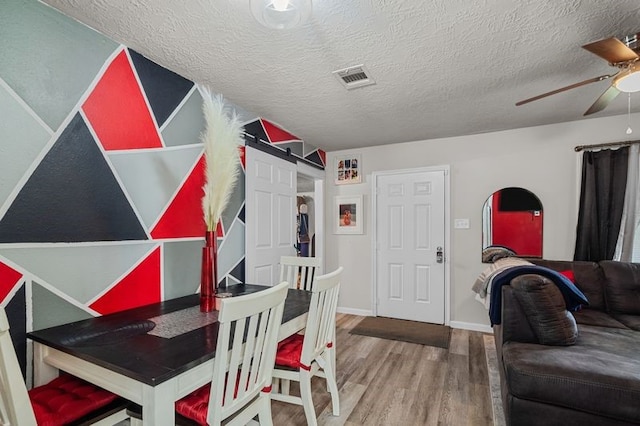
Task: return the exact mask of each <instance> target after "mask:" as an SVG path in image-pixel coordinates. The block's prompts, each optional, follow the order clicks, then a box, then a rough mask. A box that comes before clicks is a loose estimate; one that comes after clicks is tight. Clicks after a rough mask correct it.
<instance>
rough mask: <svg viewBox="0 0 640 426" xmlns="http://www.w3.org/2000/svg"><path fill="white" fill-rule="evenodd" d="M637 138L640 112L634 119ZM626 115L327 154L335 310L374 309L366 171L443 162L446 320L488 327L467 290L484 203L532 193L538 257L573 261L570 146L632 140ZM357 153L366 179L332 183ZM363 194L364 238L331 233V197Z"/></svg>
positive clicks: (575, 179) (478, 266) (573, 158)
mask: <svg viewBox="0 0 640 426" xmlns="http://www.w3.org/2000/svg"><path fill="white" fill-rule="evenodd" d="M461 119H464V118H463V117H461ZM634 123H635V127H636V134H635V138H638V134H640V114H633V115H632V126H633V125H634ZM626 129H627V117H626V115H625V116H616V117H605V118H596V119H589V120H581V121H574V122H570V123H561V124H554V125H548V126H540V127H530V128H524V129H516V130H509V131H503V132H494V133H485V134H481V135H472V136H462V137H455V138H445V139H434V140H426V141H418V142H407V143H403V144H395V145H385V146H379V147H370V148H364V149H358V150H348V151H335V152H330V153H328V155H327V188H326V195H327V201H326V204H325V205H326V210H325V212H326V215H327V223H326V229H327V232H326V235H327V240H326V244H327V245H326V247H327V248H326V252H325V256H326V268H327V270H328V271H331V270H333V269H335V268H337V267H338V266H340V265H341V266H344V267H345V272H344V278H343V280H342V287H341V290H340V291H341V296H340V302H339V306H340V310H341V311H343V312H351V313H361V314H369V313H370V312H371V311H372V300H371V294H372V264H371V258H372V255H371V252H372V248H371V243H372V240H371V225H372V224H371V187H370V182H371V173H372V172H374V171H382V170H394V169H408V168H415V167H424V166H436V165H445V164H448V165H450V167H451V217H450V224H451V244H450V247H448V248H447V255H448V260H449V262H450V266H451V307H450V308H451V321H452V323H454V322H455V323H456V324H457V325H462V326H465V325H468V326H473V325H478V326H479V327H480V328H486V326H488V325H489V321H488V315H487V312H486V310H485V309H484V308H483V307H482V305H481V304H480V303H478V302H477V301H475V300H474V297H473V296H474V293H472V292H471V286H472V285H473V282H474V281H475V279H476V277H477V275H478V274H479V273H480V272H481V271H482V270H483V269H484V268H485V267H486V265H483V264H482V263H481V261H480V252H481V244H482V223H481V219H482V205H483V203H484V202H485V200H486V198H487V197H488V196H489V195H490V194H492V193H493V192H494V191H496V190H498V189H500V188H503V187H508V186H519V187H522V188H526V189H528V190H530V191H532V192H533V193H535V194H536V195H537V196H538V197H539V198H540V200H541V201H542V205H543V208H544V224H543V234H544V236H543V257H544V258H546V259H569V260H570V259H572V257H573V248H574V243H575V226H576V217H577V216H576V215H577V213H576V211H577V207H576V206H577V198H578V190H579V179H580V177H579V171H578V170H577V167H578V164H579V163H578V157H579V155H581V154H576V153H575V151H574V149H573V148H574V147H575V146H576V145H586V144H595V143H606V142H618V141H622V140H629V139H633V136H634V135H633V134H632V135H630V136H631V137H630V136H628V135H626V134H625V130H626ZM348 153H358V154H361V155H362V163H361V165H360V167H361V168H362V175H363V177H364V182H363V183H362V184H354V185H340V186H338V185H334V184H333V173H334V170H333V167H334V159H335V157H336V156H337V155H344V154H348ZM355 194H364V207H365V208H364V210H365V211H364V213H365V215H364V220H365V222H364V228H365V232H364V234H363V235H334V234H333V229H334V223H333V221H334V218H333V215H332V213H333V204H334V201H333V197H334V196H335V195H355ZM463 218H468V219H469V221H470V228H469V229H453V219H463Z"/></svg>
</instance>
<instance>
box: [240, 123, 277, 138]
mask: <svg viewBox="0 0 640 426" xmlns="http://www.w3.org/2000/svg"><path fill="white" fill-rule="evenodd" d="M244 132H245V133H247V134H249V135H252V136H255V137H256V138H258V139H261V140H263V141H265V142H271V141H270V140H269V137H268V136H267V132H265V131H264V127H262V121H260V120H259V119H257V120H255V121H252V122H251V123H247V124H245V125H244ZM256 142H258V141H257V140H256Z"/></svg>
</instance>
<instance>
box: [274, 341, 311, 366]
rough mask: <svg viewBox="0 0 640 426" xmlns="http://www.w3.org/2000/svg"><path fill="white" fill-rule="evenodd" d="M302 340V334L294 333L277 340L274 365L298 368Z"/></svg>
mask: <svg viewBox="0 0 640 426" xmlns="http://www.w3.org/2000/svg"><path fill="white" fill-rule="evenodd" d="M303 342H304V334H294V335H293V336H289V337H287V338H286V339H284V340H283V341H281V342H279V343H278V352H276V365H283V366H286V367H291V368H300V356H302V343H303Z"/></svg>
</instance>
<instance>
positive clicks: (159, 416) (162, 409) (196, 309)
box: [27, 284, 311, 426]
mask: <svg viewBox="0 0 640 426" xmlns="http://www.w3.org/2000/svg"><path fill="white" fill-rule="evenodd" d="M266 288H268V287H266V286H260V285H253V284H236V285H231V286H228V287H226V288H225V289H224V293H225V295H226V296H228V297H236V296H240V295H243V294H250V293H254V292H258V291H261V290H264V289H266ZM219 300H221V299H219ZM310 301H311V292H308V291H305V290H298V289H289V290H288V293H287V297H286V299H285V304H284V312H283V318H282V325H281V327H280V330H279V334H278V339H279V340H283V339H285V338H287V337H289V336H291V335H293V334H295V333H296V332H298V331H300V330H302V329H303V328H304V327H305V325H306V317H307V314H308V311H309V304H310ZM217 314H218V311H217V310H214V311H212V312H208V313H205V312H200V296H199V295H198V294H193V295H188V296H184V297H180V298H176V299H171V300H166V301H163V302H159V303H154V304H150V305H145V306H141V307H138V308H133V309H128V310H125V311H120V312H116V313H112V314H107V315H103V316H100V317H96V318H90V319H85V320H81V321H76V322H72V323H69V324H63V325H59V326H55V327H51V328H46V329H42V330H37V331H32V332H30V333H28V334H27V336H28V338H30V339H31V340H33V358H34V374H33V376H34V385H35V386H38V385H40V384H43V383H46V382H48V381H50V380H52V379H53V378H55V377H56V376H57V375H58V374H59V372H60V371H65V372H67V373H70V374H73V375H75V376H77V377H80V378H82V379H84V380H86V381H88V382H90V383H93V384H95V385H97V386H100V387H102V388H104V389H107V390H109V391H111V392H113V393H115V394H117V395H120V396H122V397H123V398H126V399H128V400H129V401H131V402H133V403H135V404H138V405H140V406H141V407H142V414H143V424H144V425H154V426H163V425H174V422H175V410H174V403H175V401H177V400H178V399H180V398H182V397H184V396H186V395H188V394H189V393H191V392H192V391H194V390H196V389H198V388H199V387H201V386H203V385H205V384H207V383H208V382H210V381H211V378H212V377H213V361H214V358H215V350H216V343H217V337H218V328H219V324H218V322H217Z"/></svg>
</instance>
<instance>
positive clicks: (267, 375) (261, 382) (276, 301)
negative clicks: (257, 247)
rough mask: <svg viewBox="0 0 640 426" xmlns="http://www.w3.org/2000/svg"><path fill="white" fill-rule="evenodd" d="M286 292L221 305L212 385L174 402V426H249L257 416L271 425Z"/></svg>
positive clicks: (240, 298) (225, 301)
mask: <svg viewBox="0 0 640 426" xmlns="http://www.w3.org/2000/svg"><path fill="white" fill-rule="evenodd" d="M288 288H289V284H288V283H287V282H286V281H285V282H282V283H280V284H278V285H277V286H274V287H271V288H269V289H267V290H263V291H259V292H257V293H252V294H248V295H246V296H237V297H230V298H224V299H219V300H220V304H221V306H220V311H219V313H218V323H219V324H220V326H219V329H218V341H217V343H216V356H215V359H214V363H213V377H212V381H211V383H209V384H207V385H205V386H203V387H201V388H199V389H197V390H195V391H194V392H192V393H190V394H189V395H187V396H185V397H184V398H182V399H180V400H178V401H176V403H175V408H176V424H190V425H191V424H194V422H195V423H196V424H199V425H207V424H208V425H210V426H218V425H220V424H222V422H223V421H225V423H224V424H225V425H245V424H246V423H248V422H249V421H250V420H252V419H253V418H254V417H255V416H258V420H259V422H260V424H261V425H263V424H264V425H272V424H273V421H272V417H271V399H270V392H271V380H272V373H273V366H274V360H275V355H276V346H277V342H278V332H279V331H280V324H281V322H282V312H283V309H284V300H285V298H286V297H287V291H288ZM132 414H134V417H138V416H136V415H135V413H132ZM133 424H139V423H138V420H137V419H136V420H135V421H134V422H132V425H133Z"/></svg>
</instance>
